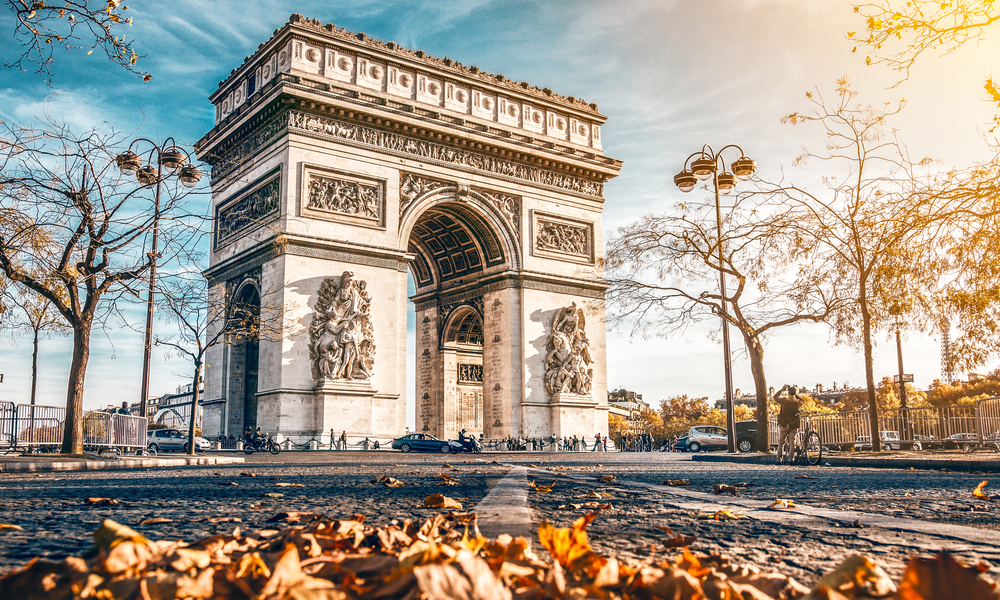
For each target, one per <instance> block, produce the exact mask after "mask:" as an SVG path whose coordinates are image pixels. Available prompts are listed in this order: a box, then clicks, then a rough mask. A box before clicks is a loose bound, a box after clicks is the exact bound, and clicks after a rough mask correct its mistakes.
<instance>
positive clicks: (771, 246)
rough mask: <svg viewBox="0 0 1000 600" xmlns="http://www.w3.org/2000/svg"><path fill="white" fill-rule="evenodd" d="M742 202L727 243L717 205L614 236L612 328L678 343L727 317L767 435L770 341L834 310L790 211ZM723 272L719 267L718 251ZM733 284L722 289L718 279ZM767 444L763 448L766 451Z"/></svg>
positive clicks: (685, 209)
mask: <svg viewBox="0 0 1000 600" xmlns="http://www.w3.org/2000/svg"><path fill="white" fill-rule="evenodd" d="M750 198H751V196H749V195H745V194H742V195H740V196H737V197H736V198H735V200H734V202H733V203H732V204H731V205H730V206H729V207H728V208H727V209H726V212H725V215H724V218H723V225H722V231H723V235H722V239H721V240H719V239H718V237H717V233H716V220H715V203H714V200H709V199H705V200H702V201H695V202H693V203H686V204H681V205H679V207H678V212H677V213H675V214H667V215H648V216H645V217H643V218H641V219H639V220H638V221H637V222H635V223H634V224H632V225H628V226H626V227H623V228H621V229H619V230H618V232H617V233H616V234H615V235H614V237H612V238H611V240H610V241H609V243H608V246H607V250H606V266H607V270H608V273H607V279H608V280H609V282H610V284H611V287H610V288H609V290H608V293H607V302H608V308H609V322H610V323H612V324H614V325H618V326H623V325H628V326H630V327H631V333H632V334H633V335H634V334H636V333H639V332H641V333H643V334H655V335H673V334H677V333H680V332H682V331H683V330H684V329H685V328H687V327H688V326H689V325H690V324H692V323H696V322H701V321H705V320H706V319H707V320H715V319H719V318H720V317H721V316H722V315H723V313H724V311H723V310H722V308H723V305H724V303H725V305H727V306H728V311H725V318H726V319H727V321H728V323H729V324H731V325H732V326H733V327H735V328H736V329H737V330H739V332H740V333H741V334H742V336H743V342H744V344H745V345H746V349H747V353H748V355H749V358H750V371H751V373H752V374H753V378H754V388H755V390H756V393H757V412H756V418H757V422H758V431H767V419H768V416H767V394H768V386H767V379H766V377H765V374H764V341H765V338H766V337H767V335H768V334H770V333H771V332H773V331H774V330H775V329H777V328H779V327H785V326H788V325H793V324H796V323H801V322H818V321H822V320H824V319H825V318H826V317H827V316H828V315H829V314H830V312H831V310H833V309H834V308H836V305H837V300H836V298H831V297H828V296H827V295H826V294H825V291H824V288H823V287H822V286H821V285H819V283H820V281H821V279H820V278H818V277H816V276H815V275H814V274H811V273H809V272H808V271H806V270H802V271H800V270H797V269H796V266H797V264H798V263H799V262H801V261H804V260H809V259H811V257H812V254H813V247H812V246H811V245H810V242H811V239H810V238H806V237H803V236H801V235H799V234H798V233H797V232H796V231H795V230H794V229H793V228H791V227H788V225H789V219H790V215H789V214H788V210H787V209H779V210H775V207H762V206H754V205H753V204H751V201H750ZM720 243H721V245H722V252H721V256H722V261H723V262H722V263H721V264H720V263H719V257H720V251H719V244H720ZM720 269H721V270H722V271H724V272H725V276H726V278H727V280H728V281H732V282H735V286H730V285H728V284H727V286H726V287H727V293H726V297H725V298H723V297H722V296H721V293H720V290H719V281H718V277H719V271H720ZM767 448H768V441H767V436H760V437H759V439H758V440H757V449H758V450H765V451H766V450H767Z"/></svg>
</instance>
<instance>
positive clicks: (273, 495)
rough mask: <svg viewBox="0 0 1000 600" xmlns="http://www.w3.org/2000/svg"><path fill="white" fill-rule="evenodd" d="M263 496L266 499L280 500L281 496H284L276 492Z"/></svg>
mask: <svg viewBox="0 0 1000 600" xmlns="http://www.w3.org/2000/svg"><path fill="white" fill-rule="evenodd" d="M264 496H266V497H268V498H281V497H282V496H284V494H278V493H276V492H265V493H264Z"/></svg>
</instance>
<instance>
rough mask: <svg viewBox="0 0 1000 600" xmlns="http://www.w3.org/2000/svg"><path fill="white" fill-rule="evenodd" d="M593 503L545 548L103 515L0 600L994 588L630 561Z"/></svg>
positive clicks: (453, 518) (692, 557)
mask: <svg viewBox="0 0 1000 600" xmlns="http://www.w3.org/2000/svg"><path fill="white" fill-rule="evenodd" d="M599 512H601V511H597V512H592V513H588V514H586V515H584V516H582V517H580V518H579V519H577V520H576V521H574V522H573V524H572V526H571V527H565V528H560V527H556V526H554V525H552V524H550V523H548V522H547V521H546V522H543V523H542V524H541V525H540V526H539V529H538V540H539V542H541V545H542V546H543V547H544V548H545V549H546V550H547V551H548V555H549V557H550V558H543V557H542V556H540V555H538V554H536V553H535V552H534V551H533V550H532V549H531V544H530V542H529V540H526V539H524V538H522V537H517V538H514V537H512V536H510V535H507V534H502V535H500V536H498V537H497V538H495V539H487V538H486V537H484V536H482V535H481V534H480V532H479V527H478V523H477V518H476V515H475V514H474V513H463V512H455V511H449V512H447V513H445V514H440V513H439V514H436V515H434V516H432V517H430V518H429V519H427V520H426V521H424V522H423V523H420V522H415V521H411V520H409V519H407V520H405V521H403V522H402V523H398V522H393V523H392V524H389V525H385V526H379V527H375V526H372V525H370V524H368V523H366V522H365V519H364V517H363V516H362V515H354V516H353V517H350V518H345V519H332V518H328V517H325V516H323V515H319V514H315V513H307V512H285V513H279V514H277V515H275V516H274V517H272V518H270V519H268V522H267V525H266V526H265V527H266V529H262V530H259V531H255V532H250V533H246V534H244V533H241V532H240V530H239V529H236V530H234V531H233V532H232V533H231V534H216V535H212V536H209V537H206V538H203V539H200V540H197V541H194V542H192V543H185V542H181V541H171V540H157V541H152V540H149V539H147V538H146V537H144V536H143V535H142V534H140V533H139V532H137V531H135V530H133V529H131V528H129V527H126V526H124V525H120V524H118V523H115V522H114V521H111V520H105V521H104V522H103V524H102V525H101V526H100V527H99V528H98V529H97V531H96V532H95V533H94V546H93V548H91V549H90V550H89V551H87V552H86V553H84V554H83V555H82V556H80V557H69V558H66V559H63V560H60V561H51V560H47V559H35V560H32V561H30V562H29V563H27V564H26V565H24V566H22V567H20V568H17V569H14V570H12V571H9V572H7V573H5V574H4V575H2V576H0V598H18V599H23V600H51V599H53V598H71V597H79V598H99V599H101V600H126V599H132V598H142V599H150V600H152V599H161V598H162V599H166V598H213V599H217V600H231V599H232V600H235V599H244V598H254V599H256V600H286V599H291V600H360V599H362V598H364V599H369V598H371V599H378V600H381V599H390V598H407V599H416V598H435V599H443V600H452V599H454V600H472V599H477V600H480V599H481V600H510V599H512V598H525V599H526V598H536V599H549V598H552V599H556V598H559V599H564V598H607V599H620V600H640V599H651V598H678V599H695V598H698V599H701V598H716V597H726V598H734V599H735V598H743V599H752V600H773V599H779V598H803V597H804V596H806V594H808V596H806V597H807V598H808V599H809V600H814V599H818V598H833V599H838V600H839V599H842V598H889V597H893V598H900V599H904V600H932V599H951V598H956V599H961V600H998V598H1000V596H998V592H997V587H996V584H995V583H994V582H991V581H989V580H988V579H986V575H985V574H984V573H982V572H979V571H977V570H976V569H970V568H967V567H965V566H964V565H962V564H960V563H959V562H958V561H956V560H955V559H954V558H952V557H951V556H949V555H947V554H939V555H937V556H936V557H934V558H913V559H911V560H910V562H909V564H908V566H907V568H906V571H905V573H904V575H903V579H902V581H900V582H899V583H898V585H897V584H896V583H895V582H893V581H892V580H891V579H890V578H889V577H888V576H887V575H886V574H885V571H884V570H882V569H881V567H879V566H878V565H877V564H876V563H874V562H873V561H872V560H871V559H869V558H867V557H865V556H861V555H854V556H851V557H849V558H847V559H846V560H845V561H844V562H843V563H842V564H841V565H840V566H839V567H837V568H836V569H835V570H833V571H831V572H830V573H828V574H827V575H826V576H824V577H823V578H822V579H820V581H819V582H818V583H817V584H816V586H814V587H813V589H812V590H810V589H809V588H806V587H805V586H803V585H802V584H800V583H799V582H798V581H796V580H795V579H793V578H791V577H788V576H785V575H783V574H781V573H779V572H776V571H771V572H766V571H761V570H760V569H758V568H757V567H753V566H747V565H740V564H737V563H733V562H732V561H731V560H730V559H729V558H727V557H724V556H720V555H696V554H694V553H693V552H692V551H691V550H690V549H689V548H688V547H687V545H685V546H684V547H683V550H682V552H681V553H680V554H679V555H677V556H675V557H673V558H668V559H660V560H658V561H656V562H648V563H634V562H624V561H620V560H618V559H616V558H615V557H610V556H603V555H601V554H599V553H597V552H596V551H595V550H594V549H593V548H592V547H591V545H590V542H589V539H588V536H587V531H586V530H587V526H588V525H589V524H590V523H591V522H592V521H593V520H594V519H596V518H598V515H599ZM722 512H723V511H720V513H722ZM726 512H728V511H726ZM708 514H714V515H716V516H717V515H718V514H719V513H708ZM667 533H671V534H672V532H669V531H667ZM681 537H684V538H685V539H684V541H687V539H688V538H687V537H686V536H681ZM671 539H677V536H675V537H674V538H671ZM671 539H668V540H666V542H668V543H669V542H671ZM692 541H693V540H692ZM678 543H679V542H678ZM897 593H898V595H896V594H897Z"/></svg>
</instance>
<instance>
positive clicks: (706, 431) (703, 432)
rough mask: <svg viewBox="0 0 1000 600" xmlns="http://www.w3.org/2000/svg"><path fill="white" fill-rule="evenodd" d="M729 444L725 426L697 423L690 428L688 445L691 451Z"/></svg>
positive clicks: (722, 446) (712, 448)
mask: <svg viewBox="0 0 1000 600" xmlns="http://www.w3.org/2000/svg"><path fill="white" fill-rule="evenodd" d="M728 445H729V437H728V436H727V431H726V428H725V427H716V426H715V425H695V426H694V427H692V428H691V429H689V430H688V434H687V447H688V451H689V452H700V451H701V450H715V449H718V448H725V447H727V446H728Z"/></svg>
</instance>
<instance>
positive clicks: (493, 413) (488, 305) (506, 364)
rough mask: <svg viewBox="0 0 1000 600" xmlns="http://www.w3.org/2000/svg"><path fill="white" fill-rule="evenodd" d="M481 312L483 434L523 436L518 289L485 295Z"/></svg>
mask: <svg viewBox="0 0 1000 600" xmlns="http://www.w3.org/2000/svg"><path fill="white" fill-rule="evenodd" d="M483 313H484V314H483V339H484V342H483V413H484V415H483V417H484V418H483V431H484V434H485V436H486V437H487V438H499V437H505V436H508V435H514V436H517V435H522V434H523V433H524V432H523V431H522V429H523V426H522V414H521V401H522V399H523V396H524V374H523V368H522V366H523V365H524V357H523V356H522V352H523V350H522V348H523V344H522V342H521V295H520V290H518V289H516V288H505V289H501V290H497V291H494V292H487V293H486V294H485V295H484V296H483Z"/></svg>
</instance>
